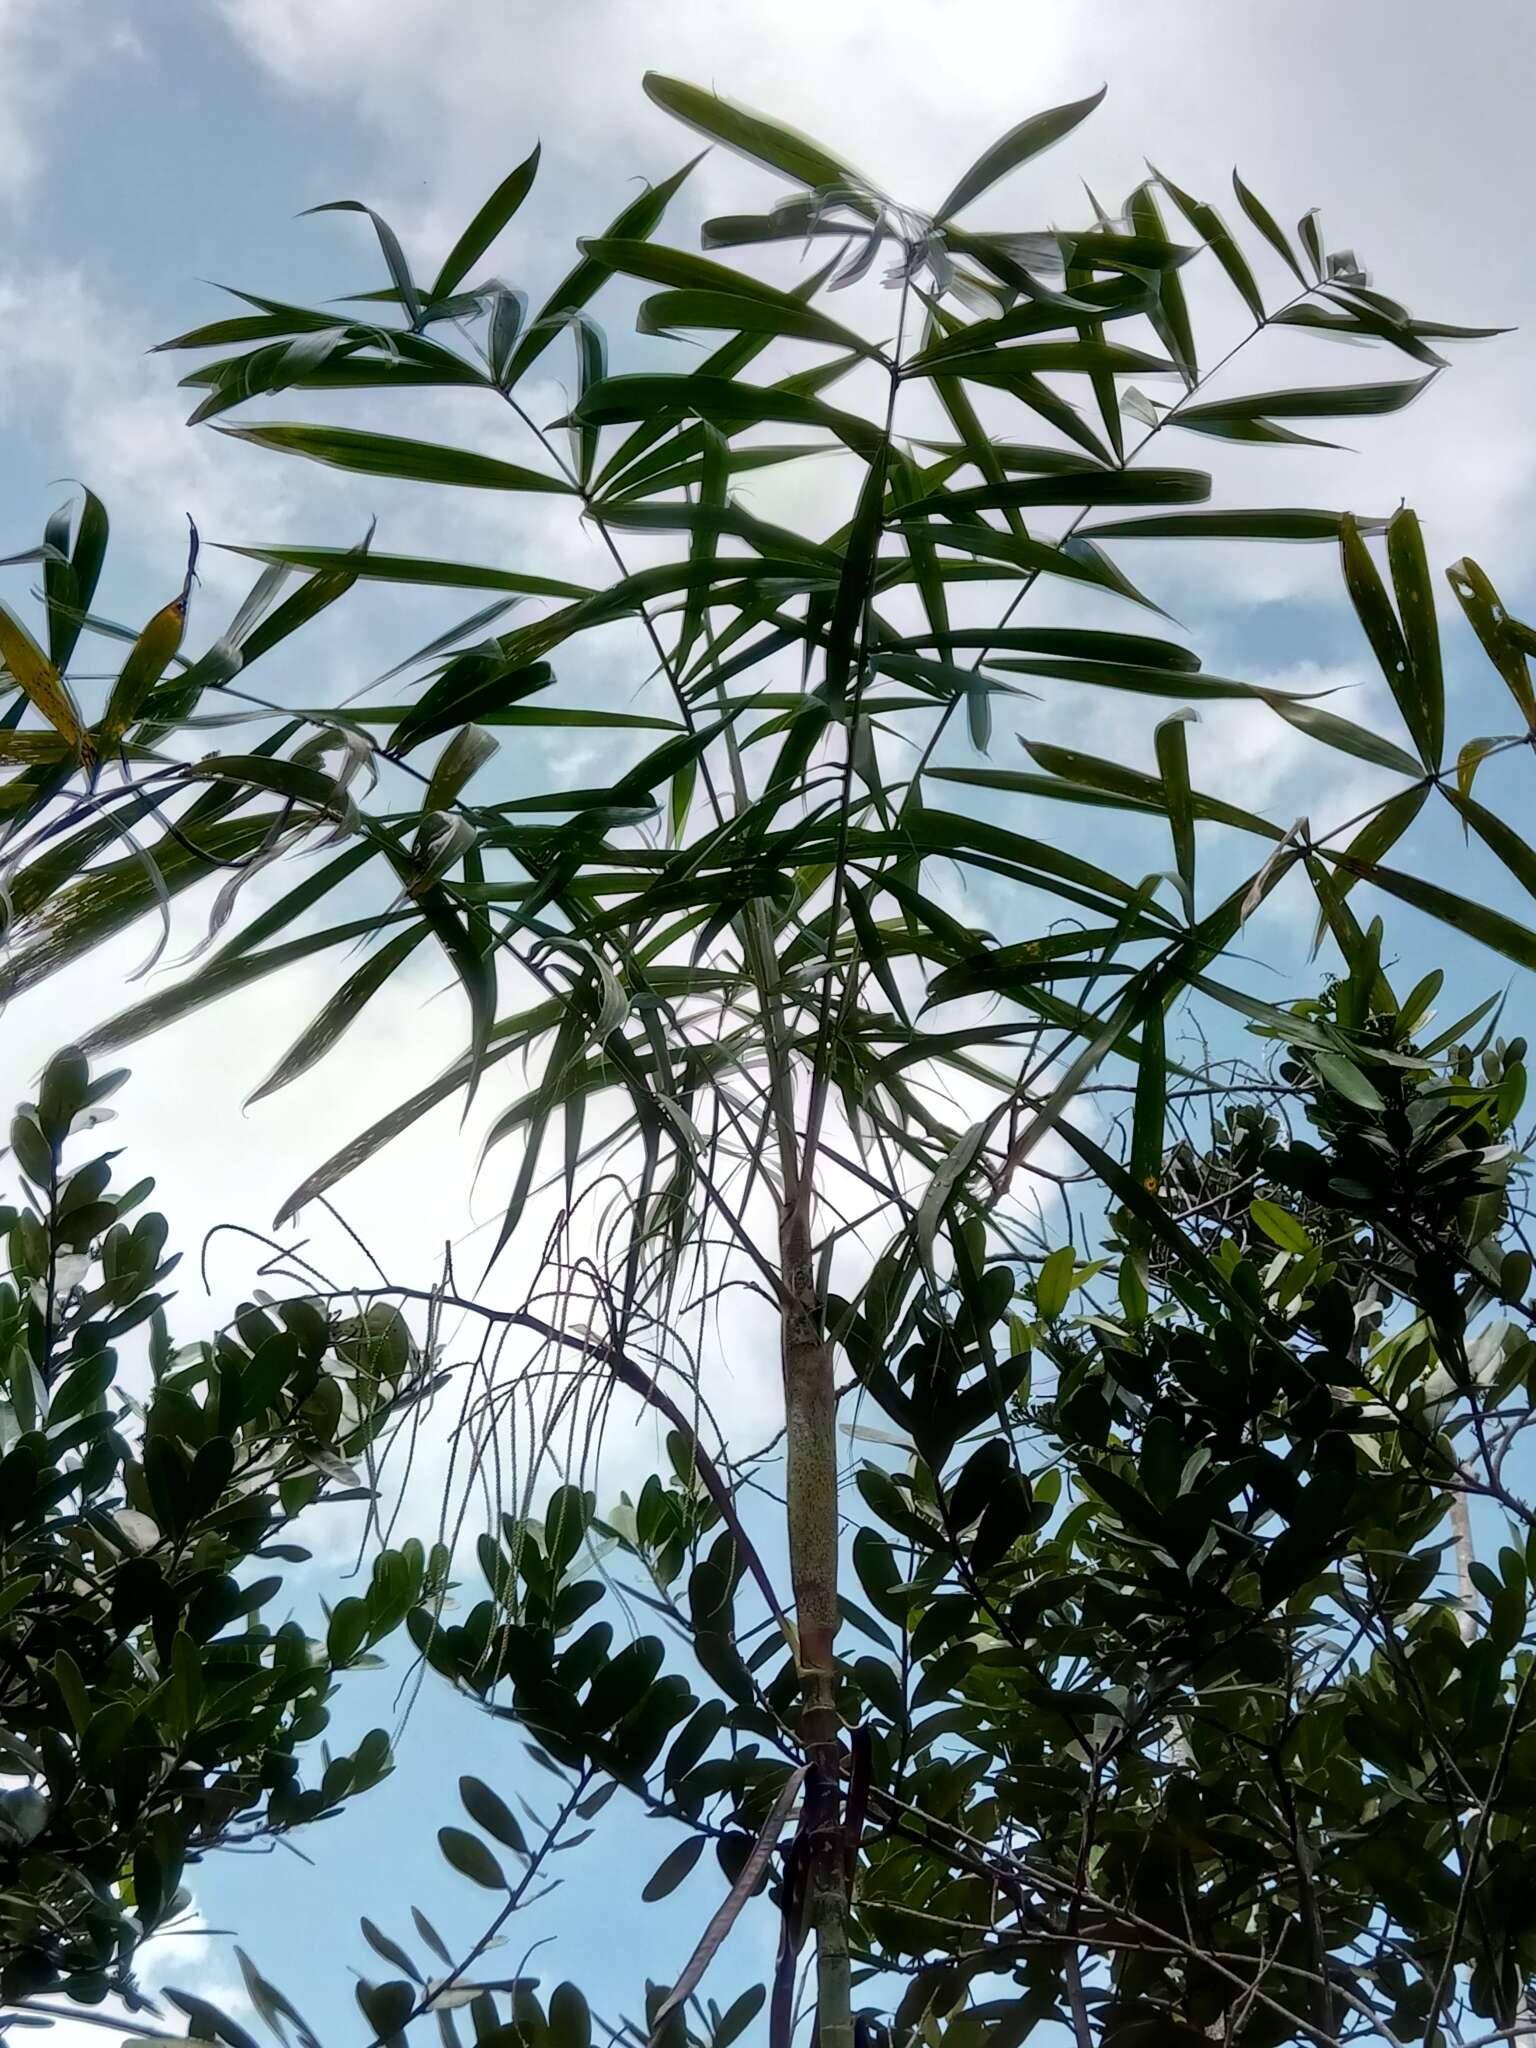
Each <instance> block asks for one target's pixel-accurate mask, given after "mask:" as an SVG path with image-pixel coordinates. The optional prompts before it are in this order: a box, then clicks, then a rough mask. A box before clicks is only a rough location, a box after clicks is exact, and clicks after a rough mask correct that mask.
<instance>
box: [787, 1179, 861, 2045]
mask: <svg viewBox="0 0 1536 2048" xmlns="http://www.w3.org/2000/svg"><path fill="white" fill-rule="evenodd" d="M779 1251H780V1272H781V1277H782V1280H783V1284H784V1290H785V1297H786V1299H785V1302H784V1307H783V1311H782V1319H781V1328H782V1337H783V1354H784V1419H785V1424H786V1428H787V1438H786V1460H787V1473H786V1478H787V1491H788V1501H789V1568H790V1577H791V1579H792V1582H793V1585H794V1595H795V1616H796V1623H797V1628H798V1633H799V1639H800V1686H801V1700H802V1706H801V1714H800V1737H801V1741H802V1743H803V1744H804V1747H805V1755H806V1760H807V1762H808V1763H809V1765H810V1776H809V1777H808V1778H807V1780H806V1793H805V1796H806V1802H807V1809H808V1810H807V1813H806V1832H807V1835H808V1837H809V1840H810V1856H811V1866H810V1890H811V1901H810V1903H811V1912H810V1920H811V1927H812V1930H813V1933H814V1936H815V1941H816V2017H817V2033H818V2037H819V2040H820V2044H821V2048H853V2020H852V2014H851V2000H850V1992H849V1984H848V1873H847V1862H846V1858H845V1854H844V1843H843V1828H842V1794H841V1777H842V1766H841V1749H842V1745H841V1743H840V1741H839V1722H838V1714H837V1697H836V1694H837V1676H836V1669H835V1666H834V1662H833V1648H832V1645H833V1640H834V1638H835V1636H836V1634H837V1624H838V1612H837V1399H836V1394H835V1392H834V1387H833V1377H832V1346H831V1345H830V1344H829V1343H828V1341H827V1339H826V1337H825V1335H824V1334H823V1330H822V1318H821V1305H820V1303H819V1302H818V1300H817V1298H816V1275H815V1269H814V1266H813V1264H812V1259H811V1231H810V1215H809V1199H808V1194H807V1192H806V1190H805V1189H804V1187H803V1185H802V1187H801V1188H799V1189H798V1190H792V1191H791V1193H790V1196H789V1199H788V1201H787V1202H786V1205H785V1210H784V1216H783V1220H782V1223H781V1226H780V1234H779Z"/></svg>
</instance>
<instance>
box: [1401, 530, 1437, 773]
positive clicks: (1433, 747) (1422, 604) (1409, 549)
mask: <svg viewBox="0 0 1536 2048" xmlns="http://www.w3.org/2000/svg"><path fill="white" fill-rule="evenodd" d="M1387 564H1388V567H1389V568H1390V569H1391V571H1392V588H1393V590H1394V592H1395V593H1396V596H1397V608H1398V611H1399V612H1400V613H1401V615H1402V621H1403V635H1404V638H1405V639H1406V641H1407V643H1408V674H1409V676H1410V677H1411V678H1412V683H1413V696H1414V714H1413V716H1412V717H1411V718H1408V712H1407V709H1406V707H1405V708H1404V712H1403V715H1404V717H1405V718H1408V727H1409V730H1410V731H1411V732H1412V733H1413V736H1414V738H1415V739H1416V740H1417V741H1418V743H1419V752H1420V755H1421V757H1422V759H1423V762H1424V765H1425V767H1426V768H1435V769H1438V768H1439V766H1440V762H1441V758H1442V756H1443V755H1444V752H1445V676H1444V673H1443V671H1442V669H1441V665H1440V626H1439V621H1438V620H1437V619H1436V617H1435V593H1434V585H1433V584H1432V583H1431V581H1430V576H1429V561H1428V558H1427V556H1426V555H1425V552H1424V536H1423V533H1422V532H1421V531H1420V528H1419V522H1418V518H1417V516H1416V514H1414V513H1412V512H1410V511H1409V510H1408V508H1407V507H1406V506H1404V508H1403V509H1402V511H1400V512H1395V513H1394V514H1393V516H1392V520H1391V523H1390V524H1389V526H1388V527H1387Z"/></svg>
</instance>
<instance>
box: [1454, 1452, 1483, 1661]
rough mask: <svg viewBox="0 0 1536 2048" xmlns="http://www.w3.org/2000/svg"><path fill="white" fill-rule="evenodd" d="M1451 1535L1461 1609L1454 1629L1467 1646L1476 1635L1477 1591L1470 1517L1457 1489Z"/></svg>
mask: <svg viewBox="0 0 1536 2048" xmlns="http://www.w3.org/2000/svg"><path fill="white" fill-rule="evenodd" d="M1451 1534H1452V1537H1453V1538H1454V1540H1455V1545H1456V1593H1457V1601H1458V1605H1459V1608H1460V1612H1459V1613H1458V1615H1457V1617H1456V1626H1457V1628H1458V1629H1459V1630H1460V1631H1461V1640H1462V1641H1463V1642H1464V1643H1470V1642H1471V1640H1472V1638H1473V1637H1474V1636H1475V1635H1476V1634H1477V1588H1476V1586H1474V1585H1473V1583H1472V1561H1473V1558H1474V1557H1475V1556H1476V1552H1475V1551H1474V1550H1473V1548H1472V1517H1471V1515H1470V1514H1469V1513H1468V1512H1467V1496H1466V1495H1465V1493H1463V1492H1462V1490H1461V1488H1460V1487H1459V1486H1458V1487H1457V1488H1456V1490H1455V1492H1454V1493H1453V1494H1452V1495H1451Z"/></svg>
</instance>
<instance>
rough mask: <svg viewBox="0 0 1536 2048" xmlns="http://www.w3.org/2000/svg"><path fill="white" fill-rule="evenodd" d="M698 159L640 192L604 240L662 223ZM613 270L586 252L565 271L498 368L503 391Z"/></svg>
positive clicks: (637, 235) (629, 236)
mask: <svg viewBox="0 0 1536 2048" xmlns="http://www.w3.org/2000/svg"><path fill="white" fill-rule="evenodd" d="M698 162H699V159H698V157H694V158H693V159H692V160H691V161H690V162H689V163H686V164H684V165H683V167H682V169H681V170H678V171H674V172H673V173H672V175H671V177H670V178H663V179H662V181H661V183H660V184H659V185H654V186H652V187H651V188H650V189H649V190H647V191H645V192H642V193H641V194H640V196H639V198H638V199H632V200H631V201H630V203H629V205H628V206H626V207H625V208H624V211H623V212H622V213H621V214H620V215H619V216H618V218H617V219H616V220H615V221H614V222H613V223H612V225H611V226H610V227H609V229H608V232H607V235H606V236H605V237H604V238H603V239H605V240H612V241H621V242H627V241H639V240H643V239H644V238H645V236H647V235H650V234H653V233H654V232H655V230H656V229H657V228H658V227H659V226H660V224H661V217H662V215H663V214H664V213H665V212H666V210H667V207H668V205H669V204H670V202H671V199H672V196H673V194H674V193H675V192H676V191H677V189H678V187H679V186H680V185H681V184H682V182H683V180H684V179H685V178H686V177H687V176H688V174H689V172H690V171H692V170H693V168H694V166H695V165H696V164H697V163H698ZM612 275H613V273H612V272H611V271H610V270H609V268H608V266H607V264H606V263H599V262H598V261H597V260H596V258H594V257H592V256H586V255H584V256H583V257H582V258H581V260H580V261H579V262H578V263H577V264H576V266H575V268H574V269H573V270H570V271H568V272H567V273H566V275H565V276H564V277H563V278H562V279H561V281H560V283H559V284H557V285H556V286H555V289H554V290H553V291H552V292H551V293H550V295H549V297H548V298H547V299H546V300H545V301H544V303H543V305H542V306H540V308H539V310H538V312H537V313H536V314H535V315H534V316H533V318H532V320H530V321H529V323H528V325H527V327H526V329H525V330H524V332H523V336H522V339H521V340H520V341H519V342H518V344H517V347H516V348H515V349H514V350H513V351H512V354H511V356H510V358H509V359H508V361H507V363H506V365H505V368H504V369H502V370H501V371H499V372H498V382H499V383H500V384H501V385H502V387H503V388H504V389H505V390H508V391H510V390H511V389H512V387H513V385H515V384H516V383H517V382H518V380H519V379H520V378H521V377H524V376H526V374H527V373H528V371H529V370H530V369H531V368H532V367H533V365H534V364H535V363H536V362H537V361H538V359H539V357H540V356H541V355H543V353H544V351H545V349H547V348H548V347H549V345H550V343H551V342H552V341H553V340H554V339H555V338H556V336H557V335H559V334H560V333H562V332H563V330H564V329H565V328H566V326H567V325H568V324H569V322H570V318H571V315H572V314H573V313H574V312H576V311H578V310H579V308H581V307H582V306H584V305H585V304H586V303H587V301H588V299H590V298H591V297H592V295H593V294H594V293H595V292H596V291H598V290H599V289H600V288H601V287H602V286H603V285H604V284H606V283H607V281H608V279H609V278H610V277H611V276H612Z"/></svg>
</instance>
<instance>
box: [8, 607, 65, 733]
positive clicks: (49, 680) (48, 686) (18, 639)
mask: <svg viewBox="0 0 1536 2048" xmlns="http://www.w3.org/2000/svg"><path fill="white" fill-rule="evenodd" d="M0 656H3V657H4V660H5V665H6V667H7V668H8V669H9V670H10V672H11V674H12V675H13V676H14V677H15V678H16V681H17V683H18V684H19V685H20V687H21V689H22V691H23V693H24V694H25V696H26V697H27V699H28V700H29V702H30V703H31V704H32V705H33V706H34V708H35V709H36V710H38V711H40V712H41V713H42V715H43V717H44V718H46V719H47V721H48V723H49V724H50V725H51V726H52V727H53V729H54V731H55V732H56V733H58V734H60V735H61V737H62V738H64V739H65V740H67V741H68V742H69V745H70V746H71V748H73V749H74V751H75V752H76V753H79V752H80V751H81V750H82V745H83V742H84V739H85V727H84V725H83V724H82V723H81V720H80V712H79V708H78V706H77V705H76V703H75V700H74V698H73V697H72V696H71V695H70V693H69V686H68V685H67V684H66V683H65V681H64V678H63V677H62V676H61V675H60V674H59V672H58V670H57V669H56V668H55V667H54V665H53V663H52V662H51V661H50V660H49V659H48V657H47V655H46V654H44V652H43V650H42V649H41V647H39V646H38V644H37V642H36V641H35V640H34V639H33V638H32V635H31V634H30V633H29V632H28V631H27V629H26V627H25V626H24V625H23V624H22V623H21V621H20V620H19V619H18V618H16V617H15V616H14V614H13V613H11V612H10V611H8V610H7V608H6V607H5V606H4V605H3V604H0Z"/></svg>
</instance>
